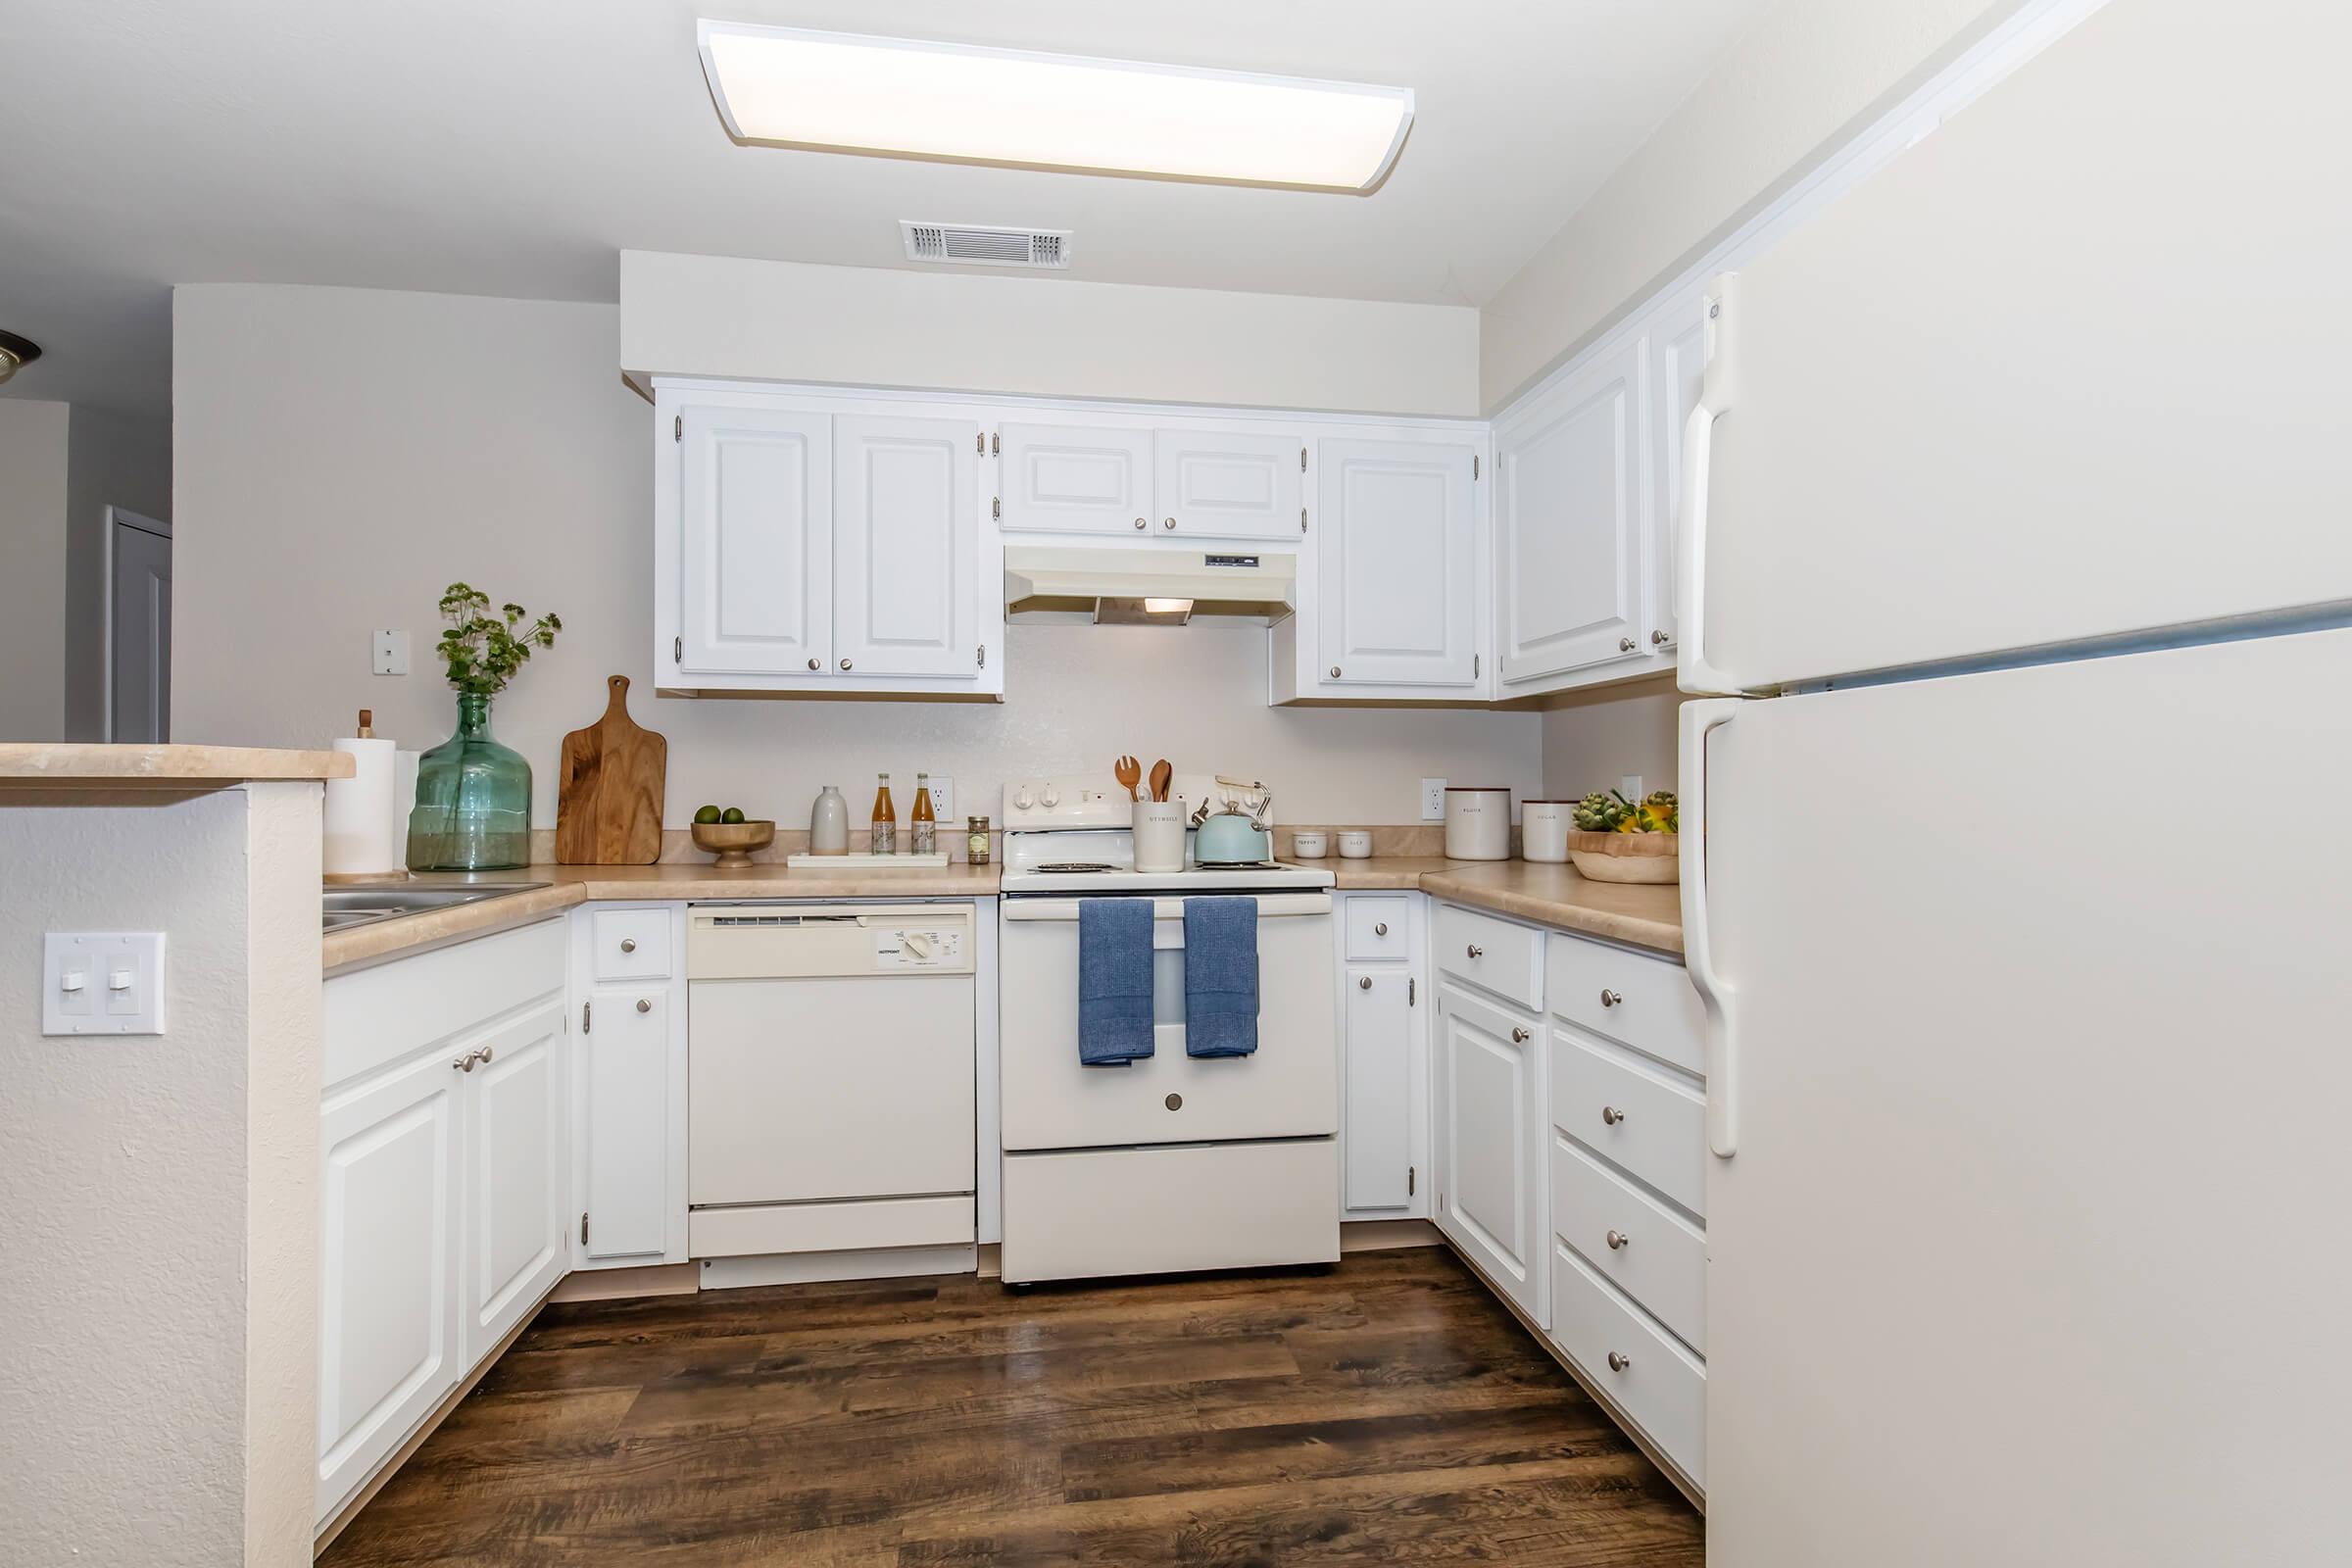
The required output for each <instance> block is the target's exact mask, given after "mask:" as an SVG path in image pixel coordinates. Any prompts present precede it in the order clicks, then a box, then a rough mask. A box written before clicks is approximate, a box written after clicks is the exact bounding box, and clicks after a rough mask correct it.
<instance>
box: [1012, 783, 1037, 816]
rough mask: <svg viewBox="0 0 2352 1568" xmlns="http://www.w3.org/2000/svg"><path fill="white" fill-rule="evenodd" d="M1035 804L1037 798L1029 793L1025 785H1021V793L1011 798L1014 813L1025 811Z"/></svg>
mask: <svg viewBox="0 0 2352 1568" xmlns="http://www.w3.org/2000/svg"><path fill="white" fill-rule="evenodd" d="M1036 804H1037V797H1036V796H1034V795H1032V794H1030V793H1029V786H1028V785H1026V784H1024V785H1022V786H1021V792H1020V793H1019V794H1018V795H1015V796H1014V797H1013V798H1012V809H1014V810H1016V811H1026V810H1027V809H1029V808H1031V807H1032V806H1035V805H1036Z"/></svg>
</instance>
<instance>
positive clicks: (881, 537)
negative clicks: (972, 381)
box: [833, 415, 981, 680]
mask: <svg viewBox="0 0 2352 1568" xmlns="http://www.w3.org/2000/svg"><path fill="white" fill-rule="evenodd" d="M979 447H980V426H979V423H978V422H977V421H976V420H967V419H924V418H907V417H877V416H870V415H842V416H839V417H836V418H835V419H834V420H833V492H834V530H833V641H834V646H833V660H834V666H835V668H836V669H837V670H838V671H841V672H843V673H848V674H867V675H931V676H940V677H946V678H952V679H956V680H977V679H978V678H979V676H980V672H981V670H980V662H979V645H980V632H979V626H980V613H979V583H978V580H977V577H976V575H975V573H974V570H973V557H974V554H975V552H976V551H977V549H978V547H979V538H978V528H977V526H976V522H977V518H978V516H979V490H980V486H979V471H980V456H979Z"/></svg>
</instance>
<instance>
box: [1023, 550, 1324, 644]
mask: <svg viewBox="0 0 2352 1568" xmlns="http://www.w3.org/2000/svg"><path fill="white" fill-rule="evenodd" d="M1298 582H1299V558H1298V556H1297V555H1296V554H1294V553H1293V552H1291V551H1287V550H1283V551H1274V550H1224V551H1198V550H1162V549H1150V550H1134V549H1102V550H1099V549H1088V548H1086V547H1084V546H1069V545H1006V546H1005V619H1007V620H1017V621H1088V620H1091V621H1095V622H1097V623H1099V624H1102V625H1106V626H1139V625H1142V626H1181V625H1183V624H1185V623H1186V622H1187V621H1190V620H1200V619H1204V618H1208V619H1220V620H1247V621H1254V622H1256V623H1257V624H1258V625H1261V626H1271V625H1273V624H1274V623H1275V622H1276V621H1278V620H1282V619H1285V618H1287V617H1288V616H1289V615H1290V614H1291V613H1292V612H1293V611H1294V610H1296V609H1297V608H1298V606H1297V602H1296V601H1297V594H1298Z"/></svg>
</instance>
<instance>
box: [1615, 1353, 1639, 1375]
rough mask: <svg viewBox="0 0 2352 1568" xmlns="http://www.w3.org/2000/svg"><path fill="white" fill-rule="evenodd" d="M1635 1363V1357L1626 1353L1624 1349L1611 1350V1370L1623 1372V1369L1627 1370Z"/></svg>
mask: <svg viewBox="0 0 2352 1568" xmlns="http://www.w3.org/2000/svg"><path fill="white" fill-rule="evenodd" d="M1633 1364H1634V1358H1633V1357H1632V1356H1630V1355H1627V1354H1626V1353H1625V1352H1624V1351H1622V1350H1611V1351H1610V1352H1609V1370H1610V1371H1612V1372H1622V1371H1624V1370H1625V1369H1626V1368H1627V1367H1629V1366H1632V1365H1633Z"/></svg>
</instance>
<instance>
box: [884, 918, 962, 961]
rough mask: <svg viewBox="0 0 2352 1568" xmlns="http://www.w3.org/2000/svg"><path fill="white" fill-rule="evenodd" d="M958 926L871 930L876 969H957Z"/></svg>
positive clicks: (921, 926) (960, 957)
mask: <svg viewBox="0 0 2352 1568" xmlns="http://www.w3.org/2000/svg"><path fill="white" fill-rule="evenodd" d="M963 938H964V927H963V926H961V925H959V924H958V925H882V926H876V927H875V928H874V967H875V968H877V969H960V968H962V967H963V966H964V965H963Z"/></svg>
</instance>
